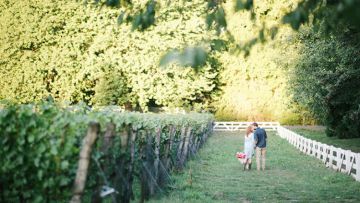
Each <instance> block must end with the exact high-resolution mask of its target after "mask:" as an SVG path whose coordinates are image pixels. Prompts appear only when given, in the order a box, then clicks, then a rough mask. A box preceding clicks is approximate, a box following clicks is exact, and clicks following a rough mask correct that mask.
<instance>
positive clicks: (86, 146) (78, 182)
mask: <svg viewBox="0 0 360 203" xmlns="http://www.w3.org/2000/svg"><path fill="white" fill-rule="evenodd" d="M99 130H100V125H99V124H98V123H95V122H91V123H90V124H89V127H88V131H87V134H86V136H85V138H84V139H83V144H82V148H81V151H80V158H79V165H78V169H77V171H76V178H75V182H74V189H73V196H72V198H71V200H70V203H80V202H81V196H82V194H83V192H84V188H85V184H86V177H87V172H88V168H89V163H90V156H91V149H92V146H93V144H94V142H95V140H96V138H97V135H98V132H99Z"/></svg>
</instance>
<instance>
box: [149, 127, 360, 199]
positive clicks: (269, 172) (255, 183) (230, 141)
mask: <svg viewBox="0 0 360 203" xmlns="http://www.w3.org/2000/svg"><path fill="white" fill-rule="evenodd" d="M268 137H269V139H268V154H267V168H266V170H265V171H256V166H253V170H251V171H243V170H242V165H241V164H240V163H239V162H238V160H237V159H235V153H236V152H237V151H240V149H239V148H240V147H241V148H242V145H243V139H244V136H243V132H238V133H228V132H226V133H225V132H221V133H218V132H216V133H214V134H213V135H212V137H210V138H209V140H208V141H207V143H206V144H205V145H204V146H203V148H202V149H201V150H200V151H199V153H198V155H197V156H196V157H194V158H193V159H192V160H191V161H189V162H188V164H187V167H186V169H185V170H184V171H183V172H182V173H179V174H173V175H172V178H173V184H171V186H170V189H169V190H168V191H165V192H163V194H162V195H160V196H159V197H156V198H153V199H152V200H150V202H291V201H294V202H360V183H359V182H356V181H355V180H354V179H353V178H351V177H349V176H347V175H344V174H342V173H339V172H336V171H333V170H331V169H328V168H326V167H325V166H324V164H322V163H321V162H320V161H319V160H317V159H315V158H313V157H310V156H307V155H303V154H301V153H300V152H299V151H298V150H297V149H295V148H294V147H292V146H291V145H290V144H288V143H287V142H286V141H285V140H282V139H281V138H280V137H279V136H277V135H276V134H275V133H274V132H268ZM253 165H254V164H253Z"/></svg>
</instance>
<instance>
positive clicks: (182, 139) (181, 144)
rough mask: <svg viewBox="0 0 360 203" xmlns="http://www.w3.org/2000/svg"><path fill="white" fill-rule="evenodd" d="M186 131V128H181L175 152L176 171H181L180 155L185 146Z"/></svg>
mask: <svg viewBox="0 0 360 203" xmlns="http://www.w3.org/2000/svg"><path fill="white" fill-rule="evenodd" d="M186 129H187V127H185V126H182V127H181V131H180V142H179V145H178V148H177V152H176V169H177V170H181V169H182V167H183V166H182V155H183V153H182V152H183V150H184V146H185V139H186Z"/></svg>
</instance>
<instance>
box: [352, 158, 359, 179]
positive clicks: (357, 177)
mask: <svg viewBox="0 0 360 203" xmlns="http://www.w3.org/2000/svg"><path fill="white" fill-rule="evenodd" d="M355 162H356V163H355V170H356V175H355V180H356V181H360V153H356V154H355ZM350 170H351V169H350Z"/></svg>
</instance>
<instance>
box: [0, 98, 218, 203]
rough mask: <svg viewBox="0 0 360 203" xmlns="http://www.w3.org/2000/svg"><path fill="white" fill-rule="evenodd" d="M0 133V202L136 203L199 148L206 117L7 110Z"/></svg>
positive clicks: (208, 124)
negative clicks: (102, 202)
mask: <svg viewBox="0 0 360 203" xmlns="http://www.w3.org/2000/svg"><path fill="white" fill-rule="evenodd" d="M0 129H1V142H0V155H1V156H2V157H3V158H2V159H1V160H0V164H1V165H0V167H1V168H0V170H1V174H2V175H1V177H0V188H1V189H2V192H1V195H0V202H53V201H67V200H70V202H73V203H75V202H81V201H82V202H90V201H91V202H101V201H102V200H103V199H104V198H109V199H110V201H112V202H130V201H131V200H134V199H137V200H139V201H141V202H143V201H145V200H147V199H149V198H150V197H151V196H153V195H155V194H157V193H159V192H161V191H162V190H163V189H164V188H165V187H166V186H167V184H168V183H170V181H171V178H170V174H171V172H172V171H177V170H182V169H183V168H184V166H185V164H186V161H187V160H188V159H189V158H190V157H191V156H193V155H194V154H195V153H196V152H197V151H198V149H199V148H200V147H201V146H202V145H203V144H204V143H205V141H206V139H207V138H208V136H209V135H210V134H211V132H212V129H213V116H212V115H211V114H199V113H189V114H151V113H148V114H145V113H132V112H128V113H126V112H124V113H119V112H114V111H111V110H104V111H89V109H88V108H87V107H85V108H84V107H69V108H60V107H57V106H55V105H54V104H44V105H13V106H8V107H6V108H4V109H3V110H0ZM18 157H21V160H20V159H19V158H18ZM20 161H21V162H20ZM32 174H35V175H32ZM135 179H138V180H139V181H136V182H134V181H135ZM134 184H136V187H139V188H140V192H137V193H136V195H138V196H135V192H134V190H133V187H134ZM104 189H105V190H107V192H105V193H104ZM109 191H110V192H109ZM104 195H107V196H105V197H104Z"/></svg>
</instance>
